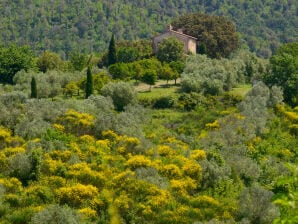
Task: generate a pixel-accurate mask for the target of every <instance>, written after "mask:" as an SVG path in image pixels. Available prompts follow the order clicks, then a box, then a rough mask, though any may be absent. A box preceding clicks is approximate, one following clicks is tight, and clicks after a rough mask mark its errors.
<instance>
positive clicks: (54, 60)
mask: <svg viewBox="0 0 298 224" xmlns="http://www.w3.org/2000/svg"><path fill="white" fill-rule="evenodd" d="M37 67H38V69H39V70H40V71H41V72H43V73H45V72H47V71H49V70H59V69H61V68H62V67H63V61H62V59H61V58H60V56H59V55H58V54H56V53H54V52H49V51H45V52H44V53H43V54H42V55H41V56H40V57H39V58H38V59H37Z"/></svg>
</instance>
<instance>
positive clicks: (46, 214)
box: [31, 205, 80, 224]
mask: <svg viewBox="0 0 298 224" xmlns="http://www.w3.org/2000/svg"><path fill="white" fill-rule="evenodd" d="M49 223H52V224H61V223H63V224H79V223H80V218H79V215H78V214H77V213H76V212H75V211H74V210H72V209H71V208H69V207H67V206H59V205H50V206H48V207H47V208H46V209H44V210H42V211H40V212H38V213H36V214H34V215H33V217H32V219H31V224H49Z"/></svg>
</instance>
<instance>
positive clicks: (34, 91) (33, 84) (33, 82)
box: [31, 77, 37, 98]
mask: <svg viewBox="0 0 298 224" xmlns="http://www.w3.org/2000/svg"><path fill="white" fill-rule="evenodd" d="M31 98H37V88H36V80H35V78H34V77H32V79H31Z"/></svg>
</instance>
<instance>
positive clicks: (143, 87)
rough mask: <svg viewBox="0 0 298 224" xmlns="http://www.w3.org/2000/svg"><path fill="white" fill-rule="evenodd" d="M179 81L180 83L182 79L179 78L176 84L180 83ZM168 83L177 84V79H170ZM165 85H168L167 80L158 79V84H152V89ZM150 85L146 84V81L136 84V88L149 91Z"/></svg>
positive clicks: (139, 90)
mask: <svg viewBox="0 0 298 224" xmlns="http://www.w3.org/2000/svg"><path fill="white" fill-rule="evenodd" d="M179 83H180V79H177V81H176V84H179ZM168 84H169V85H174V84H175V80H170V81H169V82H168ZM165 85H167V81H165V80H159V81H157V82H156V84H155V85H154V86H152V87H151V88H152V89H153V88H160V87H162V86H165ZM149 87H150V86H149V85H147V84H145V83H142V82H141V83H139V84H138V85H136V86H135V88H136V90H137V91H138V92H145V91H148V89H149Z"/></svg>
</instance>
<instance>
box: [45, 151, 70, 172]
mask: <svg viewBox="0 0 298 224" xmlns="http://www.w3.org/2000/svg"><path fill="white" fill-rule="evenodd" d="M42 165H43V166H42V171H43V172H44V173H45V174H48V175H56V174H57V172H58V171H59V170H61V168H63V169H64V168H65V164H64V163H63V162H62V161H61V160H54V159H52V158H51V156H50V155H49V154H48V153H46V154H45V158H44V160H43V164H42ZM65 171H66V170H65Z"/></svg>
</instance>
